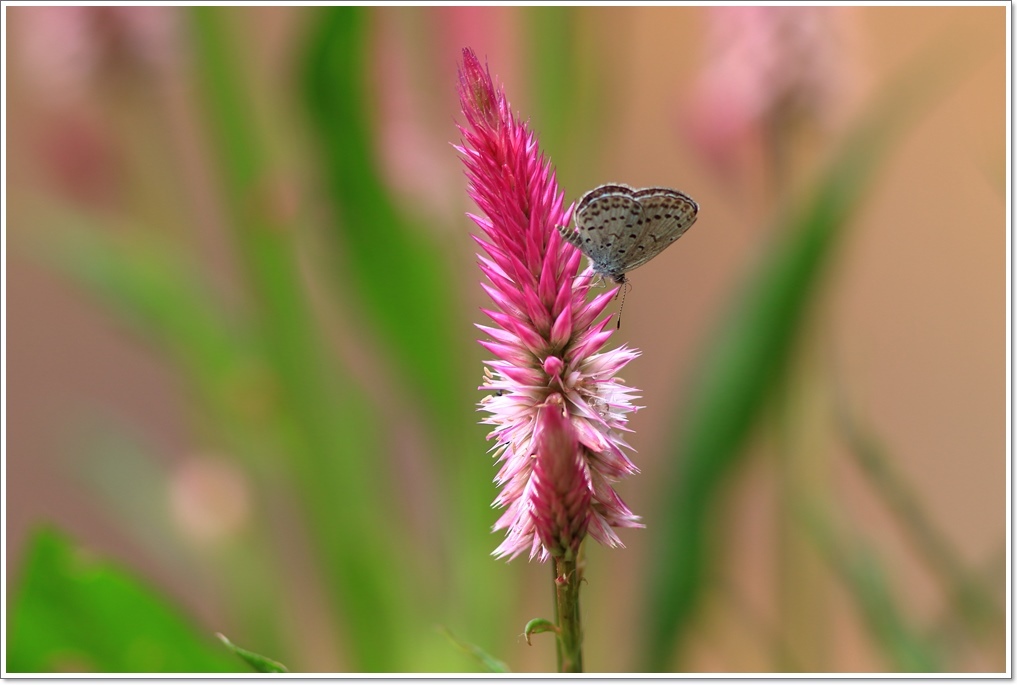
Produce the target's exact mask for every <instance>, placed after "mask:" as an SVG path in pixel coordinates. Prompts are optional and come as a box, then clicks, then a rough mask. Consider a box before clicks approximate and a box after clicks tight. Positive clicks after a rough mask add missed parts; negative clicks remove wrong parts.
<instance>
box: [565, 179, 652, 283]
mask: <svg viewBox="0 0 1018 685" xmlns="http://www.w3.org/2000/svg"><path fill="white" fill-rule="evenodd" d="M634 192H635V191H634V190H633V189H632V188H630V187H629V186H625V185H603V186H598V187H597V188H594V189H593V190H591V191H590V192H588V193H587V194H585V195H584V196H583V197H582V198H580V202H579V204H578V205H577V206H576V211H575V212H574V214H573V216H574V218H575V220H576V230H575V231H574V230H571V229H570V228H569V227H567V226H559V232H561V233H562V237H563V238H565V239H566V240H567V241H568V242H570V243H572V244H573V245H575V246H576V247H578V248H579V249H580V250H581V251H582V252H583V253H584V254H585V255H587V256H588V257H589V258H590V261H591V262H593V265H594V270H595V271H597V272H598V273H600V274H602V275H605V276H611V277H612V278H615V279H616V280H617V279H618V278H620V277H621V276H622V275H623V274H624V273H625V272H626V268H624V265H625V263H626V259H627V257H628V256H629V255H628V254H627V253H630V251H631V249H632V246H631V245H630V242H631V241H632V240H634V239H635V238H636V237H637V235H638V231H639V226H640V225H641V223H642V218H643V208H642V207H641V205H640V203H639V202H638V201H637V200H636V199H635V198H634V197H633V194H634Z"/></svg>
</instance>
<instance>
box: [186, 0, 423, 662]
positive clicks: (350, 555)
mask: <svg viewBox="0 0 1018 685" xmlns="http://www.w3.org/2000/svg"><path fill="white" fill-rule="evenodd" d="M229 11H230V10H228V9H223V8H217V7H210V6H204V7H195V8H192V14H191V16H192V20H193V21H192V29H193V31H192V35H193V38H194V49H195V55H196V61H197V70H198V74H199V79H198V81H199V87H200V89H201V90H200V96H201V100H202V103H203V104H204V105H205V106H206V108H207V115H208V119H209V124H210V128H211V138H212V140H213V141H214V142H215V144H216V146H217V147H216V152H217V153H218V158H219V159H218V161H219V163H220V167H221V171H222V175H221V178H222V182H223V184H224V189H225V192H226V195H227V198H228V208H229V210H230V212H231V214H232V217H231V218H232V222H231V223H232V226H233V230H234V238H235V243H236V245H237V247H238V249H239V250H240V253H241V257H242V263H243V266H244V269H245V272H246V274H245V275H246V276H247V279H248V281H249V283H250V284H251V286H252V289H253V291H254V297H253V298H252V299H253V303H252V304H253V305H254V307H255V314H256V316H257V317H258V331H257V332H258V333H259V334H260V336H261V338H262V339H263V344H264V352H265V354H266V357H267V359H268V361H269V362H270V364H271V367H272V370H273V372H274V373H273V377H272V379H271V381H274V382H276V383H278V386H279V387H278V392H279V395H280V396H279V398H278V400H277V402H278V406H277V407H275V409H276V411H278V412H279V424H278V429H279V430H280V431H281V434H282V438H283V442H284V444H285V445H286V447H287V448H288V450H289V452H290V454H289V455H288V456H290V457H291V459H290V461H289V462H288V465H289V467H290V468H292V470H293V474H294V476H295V478H296V482H297V484H298V486H299V488H300V495H299V496H300V499H301V503H302V504H303V505H304V512H305V517H306V521H307V524H308V526H309V528H310V530H311V533H312V536H313V539H314V541H315V543H316V547H317V549H318V551H319V553H320V554H321V555H322V561H323V562H324V566H325V569H326V571H327V574H328V579H329V589H330V590H331V591H332V592H333V600H334V609H335V612H336V615H337V616H341V617H343V618H344V619H345V622H346V627H347V635H348V637H349V642H350V656H351V657H352V658H353V660H354V663H353V664H352V668H353V669H354V670H361V671H379V670H387V671H391V670H399V668H400V667H401V666H402V664H401V663H400V658H401V653H400V650H399V646H400V644H401V643H400V641H399V640H398V639H396V638H397V634H398V626H399V625H400V621H401V620H405V619H406V618H407V612H406V610H405V602H404V601H403V597H402V592H401V591H402V590H403V588H402V586H401V584H400V579H402V578H403V577H404V576H403V574H400V573H398V569H399V565H398V564H397V563H396V560H395V558H394V555H393V553H392V550H393V547H394V546H397V545H400V542H401V540H400V537H399V535H398V534H397V531H396V530H395V526H394V522H393V521H391V519H389V518H386V517H384V516H379V515H378V513H379V512H380V511H382V510H383V509H384V507H383V506H382V498H381V495H380V493H379V492H378V484H377V482H376V479H375V476H376V475H377V471H375V470H373V467H374V465H375V464H376V461H375V460H373V459H371V458H365V455H370V454H372V453H373V452H374V451H375V449H376V448H375V447H374V446H373V445H371V444H369V443H370V442H371V440H370V438H369V435H370V434H369V433H368V432H367V431H369V430H370V422H369V421H368V415H367V414H366V410H365V409H364V408H363V406H362V404H363V403H362V401H361V398H360V393H358V392H356V391H355V390H356V389H355V388H353V387H351V383H350V381H349V379H345V378H336V377H335V376H336V374H335V372H336V368H335V366H334V365H330V364H328V363H327V360H326V358H325V357H324V355H323V353H322V350H321V349H320V345H319V344H318V338H317V335H316V334H317V331H316V330H315V327H314V325H313V322H312V320H311V315H310V312H309V311H308V307H307V299H306V297H305V294H304V292H303V290H302V288H301V282H302V281H301V275H300V272H299V267H298V259H297V255H296V251H295V241H294V240H293V236H294V228H295V227H294V226H293V225H292V221H289V220H287V218H286V214H285V213H284V212H283V211H282V210H281V208H280V207H279V206H278V205H277V203H275V202H274V198H273V195H272V190H273V188H274V186H273V184H272V181H273V180H278V179H274V178H273V175H272V172H273V170H272V169H271V167H270V164H269V160H268V155H267V154H266V151H265V149H264V146H263V144H262V143H263V137H261V136H259V135H258V134H257V133H256V130H255V127H254V123H253V120H252V113H251V100H250V98H249V97H248V94H247V93H246V92H245V86H244V77H245V74H244V73H243V71H242V70H241V69H240V66H239V59H240V58H239V55H237V53H236V52H235V50H234V49H233V42H232V41H231V40H230V36H229V35H228V31H227V30H226V25H227V21H226V18H225V16H224V15H225V13H226V12H229ZM336 125H337V126H338V125H342V123H341V122H337V123H336ZM330 372H331V373H330ZM332 388H341V389H342V391H341V392H339V393H333V392H330V391H331V389H332ZM273 389H276V388H273ZM353 517H357V519H356V520H355V521H354V522H353V523H351V521H353V520H354V519H353ZM403 554H404V556H405V555H406V551H405V550H404V552H403ZM401 607H403V608H402V609H401Z"/></svg>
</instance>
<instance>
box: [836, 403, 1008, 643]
mask: <svg viewBox="0 0 1018 685" xmlns="http://www.w3.org/2000/svg"><path fill="white" fill-rule="evenodd" d="M838 426H839V428H840V429H841V436H842V438H843V439H844V440H845V442H846V443H847V445H848V447H849V452H850V454H851V455H852V457H854V459H855V463H856V464H857V465H858V466H859V468H860V469H861V470H862V472H863V475H864V476H865V477H866V480H867V481H868V482H869V483H870V485H871V486H872V487H873V489H874V491H875V492H876V493H877V495H878V496H880V498H881V499H882V500H883V501H884V503H885V504H886V506H887V507H888V509H889V510H890V511H891V513H892V514H894V516H895V518H896V519H897V521H898V523H899V525H901V527H902V530H903V531H904V532H905V534H906V536H907V538H908V540H909V541H910V542H911V543H912V546H913V548H914V549H915V550H916V551H917V552H918V554H919V557H920V558H921V559H922V560H923V561H924V562H925V563H926V566H927V567H928V568H929V569H930V570H931V571H932V572H933V574H934V575H936V576H937V578H938V579H939V580H940V582H941V583H942V585H943V586H944V588H945V590H946V591H947V593H948V594H949V595H950V598H951V606H952V607H953V608H954V609H955V611H956V612H957V614H958V616H959V618H961V619H962V620H963V621H964V622H965V623H966V624H967V626H968V628H969V629H971V630H973V631H974V632H977V633H979V632H986V629H987V628H991V627H997V626H1000V625H1003V623H1004V621H1005V620H1006V617H1005V614H1004V606H1003V604H1002V603H998V602H997V601H995V600H994V598H993V597H992V595H991V594H990V592H988V591H987V589H986V588H985V587H984V586H983V585H982V584H981V583H980V581H979V579H978V578H977V574H976V573H973V572H972V571H970V570H969V569H968V568H966V566H965V564H964V563H963V562H962V559H961V557H960V555H959V554H958V552H957V550H956V549H955V547H954V545H953V544H952V542H951V540H950V539H949V538H948V537H947V536H946V535H944V534H943V533H942V532H941V531H940V530H939V529H938V528H937V527H936V526H934V524H933V520H932V519H931V518H930V516H929V515H928V513H927V512H926V510H925V509H924V508H923V506H922V504H921V503H920V500H919V497H918V496H917V495H916V493H915V491H914V490H913V489H912V487H910V485H909V483H908V482H907V480H906V479H905V478H904V477H903V476H902V474H900V473H899V472H898V471H897V469H896V468H895V466H894V463H893V460H892V459H891V458H890V457H889V456H888V455H887V453H886V450H885V449H884V447H883V446H882V445H881V444H880V443H879V442H878V440H877V438H876V437H875V436H874V435H873V434H872V433H871V432H869V431H868V430H867V429H866V428H864V427H863V426H862V425H861V424H860V423H859V421H858V420H857V419H856V418H855V416H853V414H852V413H851V411H849V409H848V408H847V407H845V406H844V402H843V401H842V402H840V403H839V411H838Z"/></svg>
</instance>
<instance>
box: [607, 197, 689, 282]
mask: <svg viewBox="0 0 1018 685" xmlns="http://www.w3.org/2000/svg"><path fill="white" fill-rule="evenodd" d="M633 199H634V200H636V202H638V203H639V205H640V209H641V215H640V221H638V222H637V227H638V228H639V229H640V230H639V231H638V232H637V235H636V237H635V238H634V239H633V245H632V246H631V247H630V249H629V250H627V252H628V253H629V254H627V255H626V259H625V261H624V262H623V264H622V265H621V266H622V267H623V270H624V271H632V270H633V269H635V268H637V267H638V266H642V265H644V264H646V263H647V262H648V261H650V260H651V259H653V258H654V257H656V256H657V255H659V254H661V252H662V251H663V250H664V249H665V248H666V247H668V246H669V245H671V244H672V243H674V242H675V241H676V240H678V239H679V238H681V237H682V234H683V233H685V232H686V231H687V230H689V227H690V226H692V225H693V223H694V222H695V221H696V213H697V211H699V206H698V205H697V204H696V202H695V201H694V200H693V198H691V197H689V196H688V195H686V194H685V193H680V192H679V191H677V190H672V189H671V188H643V189H642V190H638V191H636V192H635V193H634V195H633Z"/></svg>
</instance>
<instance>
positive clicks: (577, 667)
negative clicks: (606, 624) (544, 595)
mask: <svg viewBox="0 0 1018 685" xmlns="http://www.w3.org/2000/svg"><path fill="white" fill-rule="evenodd" d="M581 580H582V579H581V577H580V570H579V568H578V567H577V564H576V560H575V559H566V558H562V557H556V558H555V613H556V614H557V616H556V618H557V620H558V628H559V632H558V649H557V650H556V651H557V654H558V670H559V673H582V672H583V629H582V627H581V625H580V581H581Z"/></svg>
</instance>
